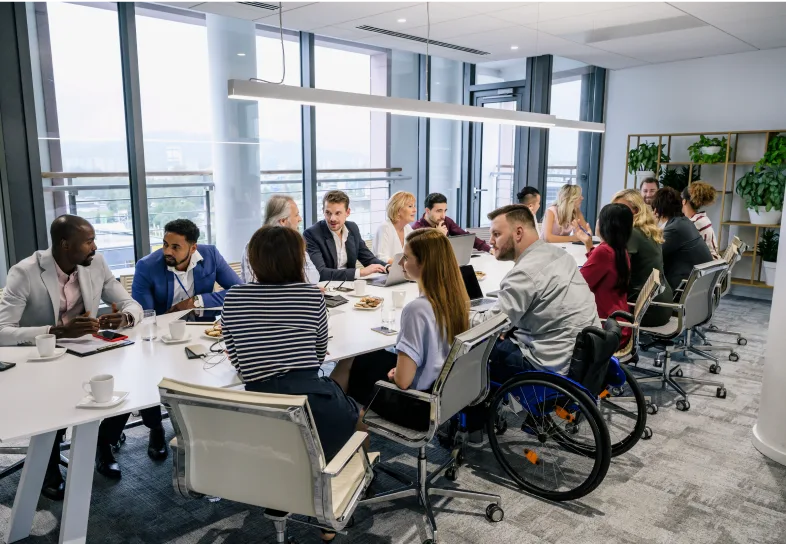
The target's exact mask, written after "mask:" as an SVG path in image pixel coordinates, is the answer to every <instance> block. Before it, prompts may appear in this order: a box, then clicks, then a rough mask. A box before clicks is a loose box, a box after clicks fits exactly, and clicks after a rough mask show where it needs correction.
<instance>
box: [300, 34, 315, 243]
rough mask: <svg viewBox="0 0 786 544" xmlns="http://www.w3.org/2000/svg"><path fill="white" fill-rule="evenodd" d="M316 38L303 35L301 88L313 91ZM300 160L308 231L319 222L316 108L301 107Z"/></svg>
mask: <svg viewBox="0 0 786 544" xmlns="http://www.w3.org/2000/svg"><path fill="white" fill-rule="evenodd" d="M315 83H316V78H315V76H314V35H313V34H311V33H309V32H301V33H300V86H301V87H309V88H312V89H313V88H314V85H315ZM300 129H301V136H302V138H301V145H302V148H301V156H302V159H303V161H302V162H303V219H304V221H305V225H304V227H306V228H308V227H310V226H311V225H313V224H314V223H316V222H317V213H318V211H319V204H318V203H317V116H316V108H315V107H314V106H301V108H300Z"/></svg>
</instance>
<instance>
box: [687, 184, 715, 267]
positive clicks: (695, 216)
mask: <svg viewBox="0 0 786 544" xmlns="http://www.w3.org/2000/svg"><path fill="white" fill-rule="evenodd" d="M716 196H717V194H716V191H715V187H713V186H712V185H710V184H709V183H704V182H702V181H695V182H693V183H691V184H690V185H688V186H687V187H685V189H683V191H682V213H684V214H685V217H687V218H688V219H690V220H691V221H692V222H693V226H694V227H696V229H697V230H698V231H699V233H700V234H701V237H702V238H704V243H705V244H707V247H708V248H709V249H710V253H711V254H712V258H713V259H720V255H719V254H718V239H717V238H715V230H714V229H713V228H712V221H710V218H709V217H707V213H706V212H704V211H701V210H702V208H704V207H705V206H710V205H711V204H712V203H713V202H715V197H716Z"/></svg>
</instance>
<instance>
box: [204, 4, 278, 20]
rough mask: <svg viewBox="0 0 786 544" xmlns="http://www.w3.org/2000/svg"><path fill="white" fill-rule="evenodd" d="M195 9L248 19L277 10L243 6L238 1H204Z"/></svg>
mask: <svg viewBox="0 0 786 544" xmlns="http://www.w3.org/2000/svg"><path fill="white" fill-rule="evenodd" d="M270 4H273V2H270ZM276 5H277V4H276ZM196 9H198V10H199V11H202V12H204V13H213V14H215V15H223V16H224V17H232V18H235V19H246V20H249V21H253V20H254V19H259V18H260V17H265V16H267V15H270V14H277V13H278V10H274V11H271V10H267V9H263V8H257V7H254V6H245V5H243V4H240V3H238V2H205V3H203V4H199V5H198V6H196ZM276 16H278V15H276Z"/></svg>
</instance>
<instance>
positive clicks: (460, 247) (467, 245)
mask: <svg viewBox="0 0 786 544" xmlns="http://www.w3.org/2000/svg"><path fill="white" fill-rule="evenodd" d="M448 241H449V242H450V245H451V246H452V247H453V253H455V254H456V260H457V261H458V264H459V266H464V265H465V264H469V260H470V259H471V258H472V250H473V249H474V247H473V246H474V245H475V235H474V234H462V235H461V236H449V237H448Z"/></svg>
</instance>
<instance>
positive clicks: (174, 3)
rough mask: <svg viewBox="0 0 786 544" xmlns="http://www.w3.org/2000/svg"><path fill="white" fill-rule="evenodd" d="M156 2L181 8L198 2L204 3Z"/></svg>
mask: <svg viewBox="0 0 786 544" xmlns="http://www.w3.org/2000/svg"><path fill="white" fill-rule="evenodd" d="M156 3H157V4H162V5H164V6H172V7H173V8H181V9H189V8H194V7H196V6H198V5H200V4H204V2H156Z"/></svg>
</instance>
